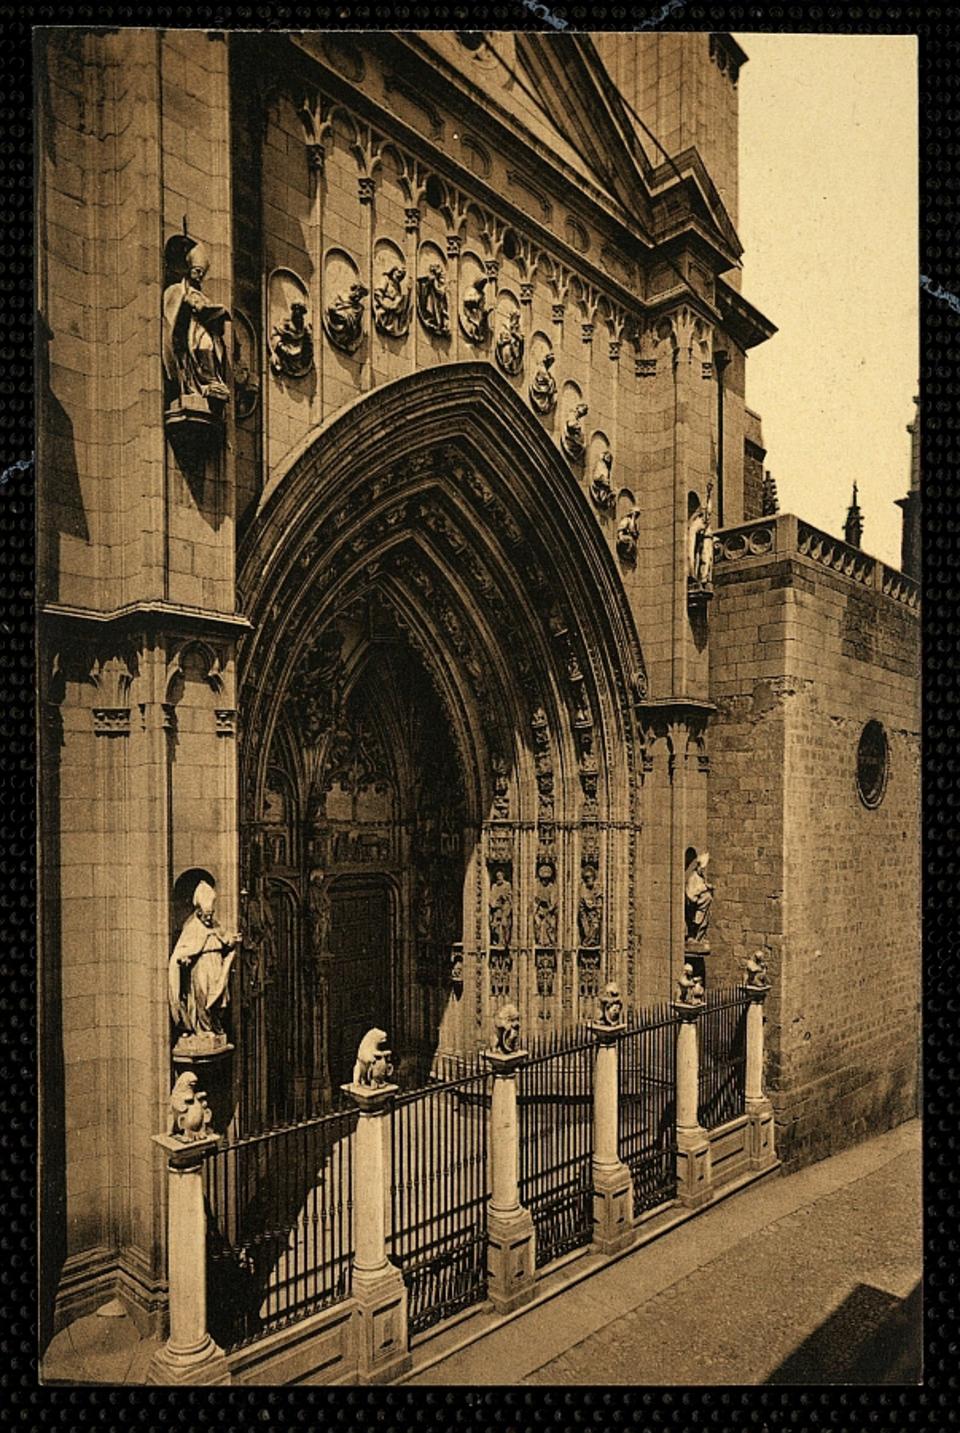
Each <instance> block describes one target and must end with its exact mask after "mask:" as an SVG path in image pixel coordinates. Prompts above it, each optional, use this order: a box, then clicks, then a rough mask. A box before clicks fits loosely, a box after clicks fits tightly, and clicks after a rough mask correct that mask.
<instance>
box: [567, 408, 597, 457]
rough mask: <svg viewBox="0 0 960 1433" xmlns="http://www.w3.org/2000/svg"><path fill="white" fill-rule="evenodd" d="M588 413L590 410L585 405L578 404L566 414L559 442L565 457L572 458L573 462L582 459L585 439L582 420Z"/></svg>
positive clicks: (585, 444) (585, 443)
mask: <svg viewBox="0 0 960 1433" xmlns="http://www.w3.org/2000/svg"><path fill="white" fill-rule="evenodd" d="M589 412H590V409H589V407H588V406H587V404H586V403H578V404H577V406H576V407H575V408H574V409H573V411H572V412H571V413H570V414H568V416H567V420H566V422H565V423H564V425H563V435H562V437H561V439H560V442H561V444H562V446H563V451H564V452H565V453H566V455H567V457H568V458H573V459H574V460H575V461H576V460H579V459H580V458H582V457H583V455H584V452H585V451H586V446H587V438H586V434H585V433H584V431H583V420H584V418H586V416H587V414H588V413H589Z"/></svg>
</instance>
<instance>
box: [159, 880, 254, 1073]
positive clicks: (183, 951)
mask: <svg viewBox="0 0 960 1433" xmlns="http://www.w3.org/2000/svg"><path fill="white" fill-rule="evenodd" d="M216 899H217V896H216V892H215V891H214V889H213V887H212V886H211V885H210V884H209V883H208V882H207V881H201V882H200V884H199V885H198V886H197V888H196V890H195V891H194V893H193V914H192V915H189V916H188V917H187V919H186V920H185V921H184V923H183V929H182V931H181V932H180V938H179V940H178V941H177V943H176V945H175V946H174V948H173V954H172V955H171V956H170V964H169V967H168V993H169V1000H170V1014H171V1015H172V1017H173V1022H174V1024H175V1025H176V1026H177V1029H178V1030H179V1031H182V1034H181V1037H180V1039H179V1040H178V1041H177V1045H176V1049H178V1050H180V1051H183V1052H185V1053H187V1052H194V1051H198V1050H214V1049H217V1048H218V1047H220V1046H223V1045H225V1044H226V1043H227V1037H226V1035H225V1034H224V1032H223V1025H222V1015H223V1010H224V1007H225V1006H226V1005H227V1003H228V1001H229V990H228V985H227V982H228V981H229V979H230V971H231V970H232V968H233V962H234V960H235V959H236V948H237V946H238V945H239V943H240V934H239V932H236V933H234V934H231V935H228V934H227V933H226V931H224V929H223V927H222V926H220V925H219V924H218V923H217V918H216V914H215V906H216Z"/></svg>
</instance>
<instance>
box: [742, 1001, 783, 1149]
mask: <svg viewBox="0 0 960 1433" xmlns="http://www.w3.org/2000/svg"><path fill="white" fill-rule="evenodd" d="M769 989H770V987H769V985H751V984H750V978H749V977H748V978H747V980H746V981H745V982H744V990H745V992H746V994H747V995H748V996H749V1000H750V1003H749V1005H748V1006H747V1069H746V1091H745V1095H746V1100H745V1105H746V1114H747V1153H748V1155H749V1157H750V1168H751V1169H766V1168H768V1167H769V1166H770V1165H771V1164H776V1162H777V1154H776V1149H775V1147H774V1123H773V1106H772V1104H771V1103H770V1101H769V1100H768V1099H767V1096H766V1095H765V1093H764V1089H763V1003H764V1001H765V1000H766V998H767V994H768V991H769Z"/></svg>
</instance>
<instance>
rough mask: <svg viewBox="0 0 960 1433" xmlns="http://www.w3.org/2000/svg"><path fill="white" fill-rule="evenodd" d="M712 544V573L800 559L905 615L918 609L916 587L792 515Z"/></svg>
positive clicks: (745, 527)
mask: <svg viewBox="0 0 960 1433" xmlns="http://www.w3.org/2000/svg"><path fill="white" fill-rule="evenodd" d="M714 543H715V548H714V563H715V566H716V568H717V569H718V570H722V569H723V567H724V566H726V565H728V564H730V563H733V562H736V563H741V562H745V561H750V560H756V561H759V560H761V559H770V558H771V557H773V558H783V557H795V556H798V557H805V558H808V559H809V561H811V562H814V563H817V564H818V565H819V566H820V567H825V568H827V569H828V570H829V571H831V572H834V573H836V574H837V576H839V577H846V578H848V579H849V580H850V581H851V582H854V583H858V584H859V585H860V586H862V587H867V588H871V589H873V590H874V591H877V592H881V593H883V595H884V596H885V597H889V598H891V599H892V600H893V601H894V602H899V603H902V604H903V606H905V607H909V608H910V609H911V611H916V610H917V609H918V608H919V606H920V587H919V584H918V583H917V582H915V581H914V580H913V578H911V577H908V576H907V575H906V573H903V572H898V571H897V570H896V568H893V567H888V566H887V564H886V563H884V562H881V561H880V560H879V558H875V557H870V556H869V555H868V554H867V553H865V552H863V551H862V550H861V549H860V548H857V547H851V546H850V544H849V543H846V542H844V541H843V539H842V538H839V537H832V536H831V535H830V534H829V533H826V532H821V531H820V529H819V528H816V527H812V526H811V524H810V523H807V522H803V521H802V520H801V519H800V518H797V517H795V516H794V515H793V514H792V513H777V514H776V515H775V516H772V517H763V518H754V519H753V521H751V522H744V523H738V524H737V525H736V527H728V528H722V529H721V530H720V531H719V532H717V533H716V535H715V538H714Z"/></svg>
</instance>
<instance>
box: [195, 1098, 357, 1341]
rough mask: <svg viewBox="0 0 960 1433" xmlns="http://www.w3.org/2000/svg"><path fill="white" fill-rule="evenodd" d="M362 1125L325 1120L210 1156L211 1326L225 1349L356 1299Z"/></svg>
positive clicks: (350, 1118)
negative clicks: (356, 1180)
mask: <svg viewBox="0 0 960 1433" xmlns="http://www.w3.org/2000/svg"><path fill="white" fill-rule="evenodd" d="M355 1126H356V1115H355V1114H353V1113H345V1114H334V1115H326V1116H323V1117H321V1118H319V1119H315V1120H308V1121H305V1122H304V1123H302V1124H299V1125H290V1126H288V1127H287V1128H285V1129H279V1130H273V1131H271V1132H269V1133H267V1134H261V1135H251V1136H249V1137H248V1138H243V1139H239V1140H236V1141H233V1142H229V1143H224V1144H222V1145H221V1146H220V1148H219V1149H217V1150H215V1151H214V1152H213V1154H211V1155H210V1156H209V1157H208V1159H207V1161H206V1166H205V1169H204V1198H205V1203H206V1210H207V1268H208V1310H209V1314H208V1317H209V1324H210V1331H211V1333H212V1335H213V1337H214V1339H215V1340H216V1341H217V1343H219V1344H220V1346H221V1347H222V1348H224V1349H225V1350H229V1349H234V1348H239V1347H241V1346H242V1345H243V1344H246V1343H249V1342H251V1341H252V1340H253V1339H255V1338H258V1337H260V1336H261V1335H263V1334H266V1333H270V1332H272V1331H273V1330H274V1329H278V1328H283V1327H285V1326H286V1325H287V1324H289V1323H293V1322H294V1321H295V1320H298V1319H302V1318H305V1317H306V1316H307V1315H308V1314H312V1313H315V1312H317V1311H318V1310H319V1309H322V1308H325V1307H326V1306H327V1305H329V1304H335V1303H338V1302H339V1301H340V1300H342V1299H345V1298H347V1297H348V1296H349V1294H350V1283H351V1280H350V1266H351V1259H352V1257H353V1240H352V1219H353V1131H354V1128H355Z"/></svg>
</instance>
